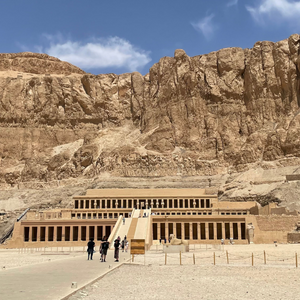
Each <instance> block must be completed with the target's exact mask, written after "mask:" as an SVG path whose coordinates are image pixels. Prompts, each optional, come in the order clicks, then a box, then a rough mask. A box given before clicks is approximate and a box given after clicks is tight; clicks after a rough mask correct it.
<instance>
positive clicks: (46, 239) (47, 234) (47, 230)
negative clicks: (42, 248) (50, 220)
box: [45, 226, 49, 242]
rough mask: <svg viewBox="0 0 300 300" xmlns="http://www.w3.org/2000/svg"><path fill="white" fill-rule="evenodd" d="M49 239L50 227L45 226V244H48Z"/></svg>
mask: <svg viewBox="0 0 300 300" xmlns="http://www.w3.org/2000/svg"><path fill="white" fill-rule="evenodd" d="M48 238H49V226H45V242H48Z"/></svg>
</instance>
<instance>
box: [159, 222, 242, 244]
mask: <svg viewBox="0 0 300 300" xmlns="http://www.w3.org/2000/svg"><path fill="white" fill-rule="evenodd" d="M154 224H157V237H156V238H155V236H153V239H157V240H160V239H161V238H166V239H168V238H169V236H170V234H171V233H170V232H169V224H173V232H172V233H173V234H174V235H175V237H177V238H178V237H180V238H181V239H186V236H185V224H188V226H189V240H193V239H194V238H193V237H194V236H195V235H196V234H193V233H194V232H193V228H194V227H193V224H196V228H197V229H196V230H197V240H204V239H205V240H209V239H211V240H217V239H225V238H234V239H236V240H239V239H246V226H245V225H246V224H245V223H244V222H205V223H202V222H201V223H199V222H198V223H185V222H182V223H171V222H168V223H154ZM161 224H165V233H164V234H161V231H162V228H161V227H162V226H161ZM176 224H181V233H180V234H179V233H177V228H176V227H177V226H176ZM201 224H203V225H202V226H204V228H205V231H204V236H205V238H203V235H202V233H201ZM209 224H212V226H211V228H212V229H213V234H212V238H210V232H209V231H210V230H209V226H210V225H209ZM217 224H219V228H220V227H221V231H219V238H218V229H217V227H218V225H217ZM225 224H228V225H227V226H228V229H229V231H228V232H227V236H226V232H225ZM234 224H236V225H234ZM242 224H243V225H242ZM242 226H243V229H242ZM234 227H235V228H236V230H235V232H234ZM202 228H203V227H202ZM243 231H244V232H243ZM153 233H154V230H153ZM194 240H196V239H194Z"/></svg>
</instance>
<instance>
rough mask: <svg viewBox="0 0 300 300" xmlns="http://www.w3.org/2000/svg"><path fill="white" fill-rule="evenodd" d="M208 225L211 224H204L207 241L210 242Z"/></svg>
mask: <svg viewBox="0 0 300 300" xmlns="http://www.w3.org/2000/svg"><path fill="white" fill-rule="evenodd" d="M208 224H209V223H204V226H205V239H206V240H209V230H208Z"/></svg>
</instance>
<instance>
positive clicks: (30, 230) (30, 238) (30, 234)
mask: <svg viewBox="0 0 300 300" xmlns="http://www.w3.org/2000/svg"><path fill="white" fill-rule="evenodd" d="M28 242H32V226H29V241H28Z"/></svg>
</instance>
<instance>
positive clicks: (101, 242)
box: [99, 236, 106, 262]
mask: <svg viewBox="0 0 300 300" xmlns="http://www.w3.org/2000/svg"><path fill="white" fill-rule="evenodd" d="M105 240H106V236H104V237H103V238H102V239H101V240H100V247H99V253H100V261H101V262H102V261H103V251H102V245H103V242H104V241H105Z"/></svg>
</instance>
